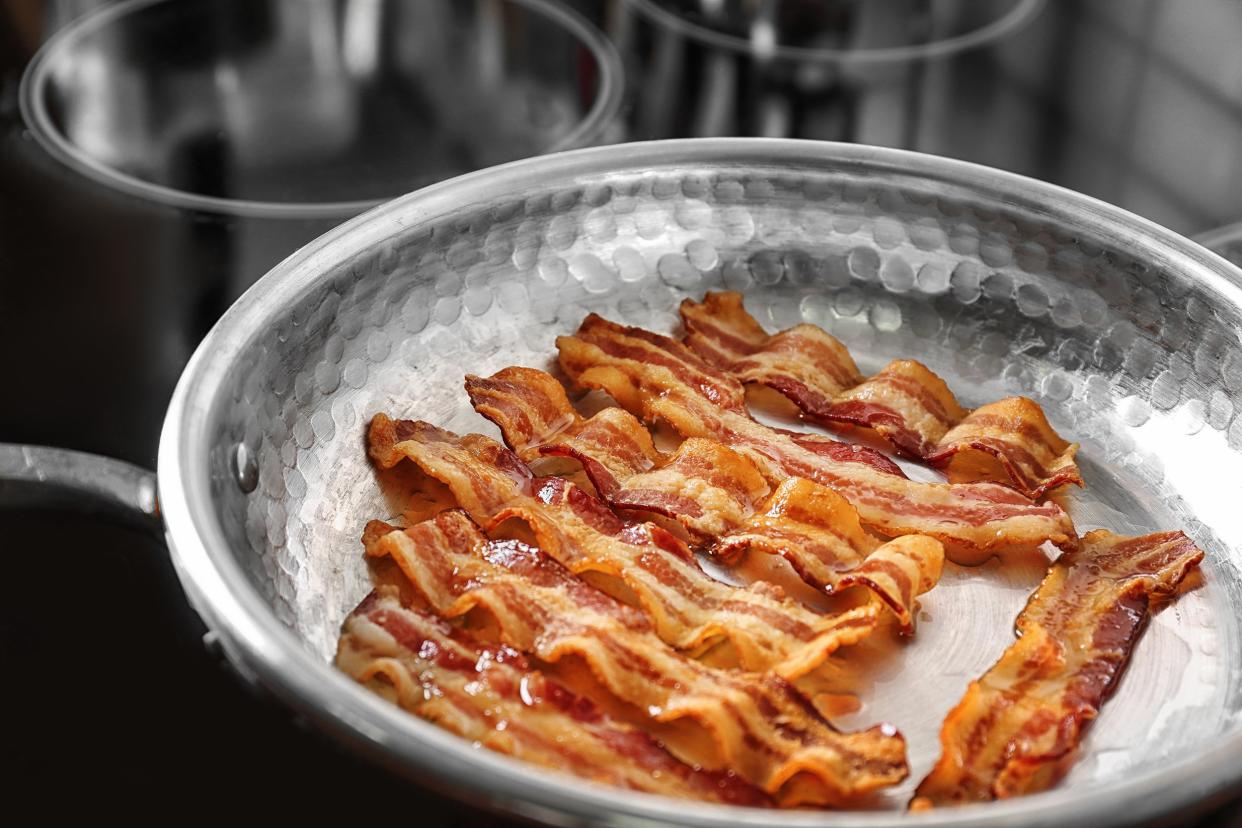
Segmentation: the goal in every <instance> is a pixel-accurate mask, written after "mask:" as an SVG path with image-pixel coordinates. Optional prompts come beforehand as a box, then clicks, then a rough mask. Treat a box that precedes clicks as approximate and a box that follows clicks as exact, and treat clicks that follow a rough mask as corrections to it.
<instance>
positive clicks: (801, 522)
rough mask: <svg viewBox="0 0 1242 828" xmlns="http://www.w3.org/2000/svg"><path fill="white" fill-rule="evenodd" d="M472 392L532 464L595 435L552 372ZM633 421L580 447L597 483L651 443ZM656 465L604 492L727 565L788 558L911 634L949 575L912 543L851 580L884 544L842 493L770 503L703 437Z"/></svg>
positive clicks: (482, 385) (788, 487) (614, 481)
mask: <svg viewBox="0 0 1242 828" xmlns="http://www.w3.org/2000/svg"><path fill="white" fill-rule="evenodd" d="M466 388H467V390H468V391H469V392H470V394H471V398H472V399H473V400H474V401H475V404H476V407H477V408H478V409H479V411H480V412H481V413H483V414H484V415H485V416H487V417H489V418H490V419H492V420H493V421H494V422H495V423H496V424H497V425H499V426H500V429H501V432H502V433H503V434H504V436H505V441H506V442H507V443H508V444H509V446H510V448H513V449H515V450H517V451H519V452H526V453H527V454H529V455H530V456H538V455H539V454H540V453H542V450H544V449H546V448H547V447H548V446H555V445H558V444H559V442H560V441H562V440H574V441H576V440H577V435H578V434H580V433H582V431H584V430H585V429H587V428H589V427H590V426H589V423H590V422H591V421H590V420H583V419H582V418H581V417H580V416H579V415H578V413H577V411H575V410H574V408H573V407H572V406H571V405H570V403H569V399H568V397H567V396H566V395H565V391H564V389H563V388H562V387H561V384H560V382H558V381H557V380H556V379H555V378H554V377H552V376H550V375H548V374H546V373H544V372H543V371H538V370H535V369H533V368H505V369H503V370H502V371H500V372H499V373H498V374H496V375H495V376H493V377H490V378H489V379H481V378H479V377H468V378H467V379H466ZM481 401H482V402H483V403H484V404H480V402H481ZM607 410H612V409H606V411H607ZM603 413H604V412H601V414H603ZM601 414H597V415H596V417H595V418H592V419H596V418H598V417H600V416H601ZM624 416H625V417H627V418H629V423H628V425H627V426H626V428H625V435H624V437H616V438H615V439H614V440H598V441H594V442H593V443H592V445H591V446H590V447H589V448H585V447H583V446H582V444H581V443H579V444H578V447H577V449H576V452H577V454H575V456H578V457H579V459H580V460H582V462H583V464H584V468H585V469H588V476H590V477H591V478H592V480H594V479H595V477H596V474H597V473H598V472H596V473H591V472H590V469H601V468H611V469H614V470H618V469H622V468H625V467H626V461H625V459H624V457H613V456H612V451H613V450H612V448H611V447H612V446H613V445H618V444H619V445H620V446H622V447H623V448H622V451H624V450H625V449H624V447H626V446H631V445H638V444H643V445H646V444H649V443H650V437H649V436H645V435H646V429H644V428H643V426H642V424H641V423H639V422H638V421H637V420H635V419H634V418H633V417H632V416H630V415H629V414H624ZM539 423H542V424H547V425H543V426H541V425H536V424H539ZM640 435H643V436H640ZM791 437H792V435H791ZM824 442H832V443H833V445H836V446H842V445H844V444H842V443H836V442H835V441H824ZM812 445H813V446H816V445H818V443H816V442H814V441H812ZM656 462H657V463H658V464H659V465H658V467H657V468H656V469H654V470H652V471H647V472H641V473H639V472H635V471H632V470H630V471H628V472H626V471H617V473H615V474H614V473H613V472H609V473H608V476H607V478H606V480H607V488H604V487H602V486H600V485H598V484H597V485H596V488H597V490H599V491H600V493H601V495H603V496H604V497H605V499H606V500H607V501H608V502H609V503H611V504H612V505H613V506H615V507H618V508H624V509H632V510H634V509H636V510H644V511H649V512H654V513H657V514H661V515H665V516H667V517H671V518H675V519H677V520H678V521H680V522H681V523H682V525H684V526H685V527H686V528H687V529H688V530H690V532H691V533H693V534H694V535H696V536H697V537H699V538H700V539H702V540H705V541H710V540H714V541H716V542H715V543H714V544H713V545H712V546H709V547H708V551H709V552H710V553H711V554H712V555H714V556H716V557H718V558H720V559H721V560H723V561H725V562H726V563H732V562H735V561H736V560H737V559H739V558H740V557H741V556H742V555H743V554H745V553H746V552H748V551H756V552H760V553H764V554H771V555H778V556H780V557H783V558H784V559H785V560H787V561H788V562H789V563H790V565H791V566H792V567H793V569H794V571H795V572H796V573H797V574H798V576H799V577H800V578H802V580H803V581H805V582H806V583H808V584H810V585H811V586H813V587H815V588H817V589H820V590H823V591H825V592H832V591H834V590H836V589H838V588H843V587H847V586H851V585H855V584H860V585H865V586H867V587H869V588H870V589H871V590H872V591H873V592H875V594H876V595H878V596H879V597H880V598H881V600H883V601H884V602H885V603H886V604H887V605H888V606H889V607H891V608H892V610H893V612H894V613H895V614H896V616H897V618H898V620H899V621H900V623H901V626H902V629H903V630H904V631H905V632H913V630H914V617H913V609H914V598H915V596H916V595H919V594H921V593H922V592H925V591H926V590H927V589H930V588H931V586H933V585H934V584H935V583H936V581H937V580H938V579H939V577H940V570H941V566H942V564H943V560H944V550H943V548H942V547H941V545H940V544H939V543H938V542H936V541H934V540H932V539H931V538H925V537H919V536H914V535H909V536H906V537H907V538H908V540H907V541H905V542H903V543H902V544H897V545H894V546H892V547H890V548H888V549H886V552H885V555H882V556H879V557H877V558H876V559H875V560H873V561H871V562H870V564H869V565H868V566H867V567H866V568H865V569H862V570H860V571H858V572H855V573H853V574H852V575H851V570H855V569H856V568H858V567H860V566H862V565H863V563H864V560H866V559H867V557H868V556H869V555H872V554H873V553H875V552H876V551H877V549H879V548H880V545H881V544H880V541H879V540H878V539H877V538H875V537H874V536H872V535H870V534H868V533H867V532H866V531H865V530H864V529H863V528H862V525H861V523H860V522H859V518H858V512H857V511H856V510H855V509H854V507H853V506H851V505H850V504H849V503H848V502H847V501H846V500H845V499H844V498H842V497H841V496H840V495H838V494H836V493H835V492H833V491H831V490H828V489H826V488H825V487H823V486H820V485H819V484H816V483H813V482H811V481H808V480H803V479H800V478H790V479H788V480H786V481H785V482H784V483H782V484H781V485H780V487H779V489H778V491H777V493H776V494H775V495H773V496H772V497H771V499H770V500H769V499H768V495H769V492H770V491H771V490H770V487H769V486H768V484H767V483H766V481H765V480H764V478H763V476H762V475H761V474H759V472H758V470H757V469H756V468H755V466H754V464H753V463H751V462H750V461H749V460H747V459H746V458H744V457H743V456H742V455H740V454H738V453H737V452H735V451H733V450H732V449H729V448H726V447H725V446H723V445H721V444H720V443H716V442H713V441H710V440H704V439H701V438H695V437H691V438H690V439H688V440H686V441H685V442H683V443H682V444H681V446H680V447H679V448H678V449H677V451H676V452H674V454H673V456H672V457H671V458H669V459H666V460H660V459H657V460H656ZM627 473H628V475H629V476H624V475H625V474H627ZM605 491H607V492H610V494H604V492H605Z"/></svg>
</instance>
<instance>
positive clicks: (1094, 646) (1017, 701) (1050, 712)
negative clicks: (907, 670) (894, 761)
mask: <svg viewBox="0 0 1242 828" xmlns="http://www.w3.org/2000/svg"><path fill="white" fill-rule="evenodd" d="M1202 558H1203V553H1202V552H1201V551H1200V550H1199V549H1197V548H1196V547H1195V545H1194V543H1192V542H1191V540H1190V539H1189V538H1187V537H1186V536H1185V535H1184V534H1182V533H1181V532H1162V533H1159V534H1154V535H1146V536H1143V537H1137V538H1127V537H1121V536H1119V535H1114V534H1113V533H1111V532H1108V531H1105V530H1098V531H1095V532H1090V533H1088V534H1087V535H1086V536H1085V537H1083V539H1082V545H1081V547H1079V549H1078V550H1077V551H1075V552H1070V553H1066V554H1065V555H1063V556H1061V558H1060V559H1058V560H1057V562H1056V563H1054V564H1053V565H1052V567H1051V569H1049V571H1048V574H1047V575H1046V576H1045V578H1044V580H1043V582H1042V583H1041V584H1040V586H1039V589H1038V590H1036V592H1035V593H1034V595H1033V596H1032V597H1031V599H1030V601H1029V603H1027V605H1026V608H1025V609H1024V610H1023V611H1022V613H1021V615H1019V616H1018V621H1017V634H1018V636H1019V638H1018V640H1017V641H1016V642H1014V644H1013V645H1011V646H1010V647H1009V649H1008V650H1006V651H1005V653H1004V655H1002V656H1001V658H1000V660H999V661H998V662H997V663H996V664H995V665H994V666H993V667H992V668H991V669H990V670H988V672H987V673H985V674H984V676H983V677H982V678H981V679H979V680H978V681H976V682H973V683H972V684H971V685H970V687H969V688H968V689H967V691H966V695H965V696H964V697H963V698H962V700H961V701H960V702H959V703H958V705H957V707H955V708H954V709H953V711H952V712H950V713H949V716H948V718H946V719H945V722H944V727H943V729H942V730H941V733H940V742H941V746H942V749H943V750H942V753H941V757H940V761H939V762H938V763H937V764H936V766H935V767H934V768H933V769H932V771H931V773H930V774H929V775H928V776H927V778H926V779H924V780H923V782H922V783H921V784H920V785H919V788H918V791H917V793H916V795H915V799H914V801H913V802H912V803H911V807H912V808H913V809H919V810H921V809H926V808H931V807H938V806H942V805H956V804H963V803H969V802H983V801H989V800H994V799H1004V798H1006V797H1012V796H1019V795H1022V794H1027V793H1033V792H1035V791H1039V790H1043V789H1045V788H1048V787H1050V786H1051V785H1053V784H1054V783H1055V782H1056V781H1057V780H1058V779H1059V778H1060V777H1061V776H1062V775H1063V774H1064V772H1065V771H1066V770H1067V769H1068V767H1069V765H1070V763H1071V762H1072V761H1073V759H1074V755H1075V752H1076V748H1077V746H1078V743H1079V741H1080V740H1081V739H1082V736H1083V732H1084V731H1085V730H1086V728H1087V727H1088V726H1089V725H1090V723H1091V722H1092V720H1094V719H1095V717H1096V715H1097V714H1098V713H1099V709H1100V705H1101V704H1102V703H1103V702H1104V700H1105V699H1107V698H1108V696H1109V694H1110V693H1111V692H1112V690H1113V688H1114V686H1115V684H1116V682H1117V679H1118V677H1119V676H1120V675H1121V672H1122V670H1123V669H1124V668H1125V665H1126V662H1127V661H1128V659H1129V657H1130V653H1131V651H1132V650H1133V647H1134V644H1135V642H1136V641H1137V640H1138V637H1139V635H1140V634H1141V632H1142V630H1143V625H1144V623H1145V622H1146V620H1147V618H1148V615H1149V613H1150V610H1151V606H1152V604H1153V603H1154V602H1156V601H1158V600H1160V599H1164V598H1167V597H1168V596H1170V595H1172V594H1173V593H1174V591H1175V590H1176V589H1177V587H1178V585H1179V584H1180V583H1181V582H1182V579H1183V578H1185V577H1186V575H1187V573H1188V572H1190V570H1192V569H1193V568H1194V567H1196V566H1197V565H1198V564H1199V561H1200V560H1202Z"/></svg>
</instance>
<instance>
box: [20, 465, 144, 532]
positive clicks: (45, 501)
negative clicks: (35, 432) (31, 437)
mask: <svg viewBox="0 0 1242 828" xmlns="http://www.w3.org/2000/svg"><path fill="white" fill-rule="evenodd" d="M14 506H17V507H31V506H36V507H58V508H65V509H69V510H71V511H75V512H86V513H90V514H96V515H101V516H104V517H108V518H112V519H115V520H118V521H121V522H124V523H127V524H129V525H131V526H135V527H137V528H140V529H146V530H147V531H150V532H152V533H154V534H157V535H158V534H162V533H163V522H162V521H161V520H160V508H159V501H158V500H157V499H156V489H155V473H154V472H150V471H147V470H146V469H143V468H139V467H138V466H134V465H131V464H129V463H126V462H124V461H121V460H113V459H112V458H110V457H100V456H99V455H97V454H87V453H85V452H81V451H70V450H69V449H59V448H48V447H45V446H24V445H17V444H13V443H0V508H12V507H14Z"/></svg>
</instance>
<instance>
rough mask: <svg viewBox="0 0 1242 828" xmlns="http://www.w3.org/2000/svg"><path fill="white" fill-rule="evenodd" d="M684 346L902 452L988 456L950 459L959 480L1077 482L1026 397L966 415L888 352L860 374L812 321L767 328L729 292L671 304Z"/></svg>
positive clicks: (943, 388) (913, 365) (1033, 489)
mask: <svg viewBox="0 0 1242 828" xmlns="http://www.w3.org/2000/svg"><path fill="white" fill-rule="evenodd" d="M681 318H682V321H683V322H684V324H685V326H686V330H687V335H686V344H687V345H689V347H690V348H691V349H692V350H693V351H694V352H695V353H697V354H698V355H699V356H701V357H702V358H703V359H704V360H705V361H706V362H708V363H710V364H711V366H712V367H714V368H716V369H719V370H723V371H726V372H728V373H730V374H732V375H733V376H735V377H737V379H739V380H741V381H742V382H753V383H759V384H762V385H766V386H768V387H770V388H772V389H774V390H776V391H778V392H780V393H781V394H783V395H784V396H785V397H787V398H788V399H789V400H790V401H791V402H793V403H794V404H795V405H796V406H798V408H800V409H801V410H802V411H803V413H805V414H806V415H808V416H810V417H812V418H814V419H816V420H818V421H820V422H823V423H828V424H832V423H847V424H851V425H857V426H862V427H864V428H870V429H872V430H874V431H875V432H876V433H877V434H879V435H880V436H881V437H883V438H884V439H885V440H887V441H888V442H890V443H891V444H892V445H893V447H894V448H896V449H897V450H898V451H899V452H901V453H902V454H905V455H907V456H909V457H912V458H915V459H919V460H924V461H926V462H928V463H931V464H933V465H937V466H944V465H947V464H948V463H949V461H950V460H951V459H952V458H953V457H954V456H955V455H957V454H958V453H960V452H982V453H984V454H987V455H991V456H993V457H994V458H995V459H996V461H997V462H995V463H991V464H989V463H982V462H976V463H968V464H956V468H955V469H954V471H955V472H956V475H957V479H961V480H995V481H1008V482H1010V483H1011V484H1012V485H1013V486H1014V487H1015V488H1017V489H1018V490H1019V491H1021V492H1022V493H1023V494H1025V495H1026V496H1027V497H1031V498H1040V497H1043V496H1044V495H1045V494H1047V493H1048V492H1049V491H1051V490H1052V489H1054V488H1056V487H1057V486H1060V485H1062V484H1065V483H1074V484H1076V485H1079V486H1081V485H1082V478H1081V476H1080V475H1079V473H1078V468H1077V466H1076V465H1075V464H1074V454H1075V452H1076V451H1077V449H1078V446H1077V445H1076V444H1071V443H1068V442H1066V441H1064V440H1062V439H1061V438H1060V437H1059V436H1058V435H1057V434H1056V432H1055V431H1053V430H1052V428H1051V426H1049V425H1048V421H1047V419H1046V418H1045V417H1044V414H1043V411H1042V410H1041V409H1040V408H1039V406H1038V405H1036V404H1035V403H1034V402H1032V401H1031V400H1028V399H1025V398H1022V397H1013V398H1009V399H1006V400H1002V401H1001V402H998V403H993V404H992V405H988V406H984V407H983V408H981V409H979V410H977V411H976V412H974V413H973V414H971V413H970V412H968V411H967V410H966V409H964V408H962V407H961V406H960V405H959V404H958V402H957V400H956V399H955V398H954V396H953V393H952V392H951V391H950V390H949V388H948V386H947V385H945V383H944V380H942V379H940V377H938V376H936V375H935V374H933V373H932V372H931V371H929V370H928V369H927V368H926V367H925V366H924V365H922V364H921V363H918V362H914V361H912V360H896V361H894V362H891V363H889V364H888V365H887V366H885V367H884V368H883V369H882V370H881V371H880V372H879V373H878V374H876V375H874V376H872V377H869V378H867V379H863V377H862V375H861V374H860V373H859V372H858V368H857V366H856V365H855V364H854V361H853V359H851V358H850V355H849V352H848V351H846V349H845V346H844V345H842V344H841V343H840V342H839V341H837V340H836V339H835V338H833V337H832V336H830V335H829V334H827V333H825V332H824V331H823V330H821V329H820V328H817V327H815V326H814V325H806V324H803V325H798V326H796V327H794V328H790V329H789V330H787V331H782V332H780V333H778V334H772V335H769V334H768V333H767V332H766V331H764V330H763V328H762V327H761V326H760V325H759V323H758V322H757V321H755V319H754V318H753V317H752V316H751V315H750V314H749V313H747V312H746V309H745V308H744V307H743V305H742V296H741V294H739V293H735V292H726V293H708V294H707V295H706V296H705V297H704V298H703V301H702V302H694V301H691V300H689V299H687V300H685V301H684V302H682V304H681Z"/></svg>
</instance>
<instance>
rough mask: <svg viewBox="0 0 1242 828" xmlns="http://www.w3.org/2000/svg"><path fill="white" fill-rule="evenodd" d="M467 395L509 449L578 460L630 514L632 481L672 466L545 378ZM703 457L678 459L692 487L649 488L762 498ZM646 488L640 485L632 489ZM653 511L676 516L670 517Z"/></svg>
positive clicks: (627, 425) (520, 371)
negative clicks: (627, 497)
mask: <svg viewBox="0 0 1242 828" xmlns="http://www.w3.org/2000/svg"><path fill="white" fill-rule="evenodd" d="M466 391H467V393H468V394H469V395H470V400H471V402H472V403H473V404H474V407H475V410H476V411H478V412H479V413H480V414H482V415H483V416H484V417H487V418H488V419H489V420H491V421H492V422H494V423H495V424H496V425H497V426H499V427H500V431H501V434H503V435H504V438H505V443H506V444H507V445H508V446H509V448H511V449H513V450H514V451H515V452H517V454H518V456H519V457H521V458H522V459H523V460H526V461H527V462H531V461H532V460H534V459H536V458H538V457H540V456H545V455H556V456H562V457H572V458H573V459H575V460H577V461H578V462H580V463H581V464H582V467H583V470H584V471H585V472H586V474H587V477H588V478H589V479H590V481H591V484H592V485H594V486H595V490H596V491H597V492H599V495H600V497H602V498H604V499H605V500H606V501H608V502H610V503H614V505H617V506H623V504H621V503H617V502H616V498H617V497H618V494H619V492H620V490H621V488H622V483H623V482H624V481H627V480H629V479H630V478H633V477H634V476H635V475H638V474H641V473H643V472H647V471H650V470H651V469H652V468H653V467H655V466H657V465H662V464H664V463H666V462H668V461H666V460H664V459H663V458H662V457H661V456H660V453H659V452H658V451H657V450H656V448H655V445H654V444H653V442H652V439H651V435H650V433H649V432H648V431H647V429H646V428H644V427H643V424H642V423H640V422H639V421H638V420H637V419H635V417H634V416H633V415H632V414H630V413H629V412H628V411H625V410H624V409H620V408H616V407H611V408H606V409H604V410H602V411H600V412H599V413H598V414H596V415H595V416H593V417H591V418H590V419H583V417H582V416H581V415H580V414H579V413H578V411H577V410H576V409H575V408H574V407H573V405H572V404H571V403H570V402H569V397H568V396H566V394H565V389H564V387H563V386H562V385H561V383H560V381H558V380H557V379H556V378H555V377H553V376H551V375H550V374H547V373H545V372H543V371H539V370H537V369H534V368H520V367H510V368H505V369H502V370H501V371H499V372H497V373H496V374H493V375H492V376H490V377H487V378H482V377H476V376H468V377H466ZM782 433H784V434H787V435H788V436H789V438H790V439H791V440H793V441H794V442H796V443H797V444H799V445H800V446H802V447H803V448H805V449H807V450H808V451H812V452H815V453H818V454H823V455H824V456H826V457H828V458H830V459H832V460H836V461H839V462H843V463H864V464H866V465H869V466H871V467H872V468H874V469H876V470H877V471H882V472H885V473H888V474H895V475H897V476H899V477H905V474H904V473H903V472H902V471H901V469H900V468H899V467H898V466H897V465H896V464H895V463H893V462H892V461H891V460H889V459H888V458H887V457H885V456H884V455H883V454H880V453H879V452H878V451H875V450H873V449H869V448H866V447H864V446H855V445H850V444H848V443H841V442H838V441H836V440H831V439H829V438H827V437H823V436H821V435H817V434H805V433H800V432H794V431H788V432H782ZM699 449H701V451H696V452H695V453H693V454H688V455H687V456H686V457H684V458H675V459H683V460H684V462H681V463H680V464H679V466H678V468H677V469H676V471H678V472H680V473H681V474H682V475H683V476H684V477H686V478H687V481H684V482H682V483H680V484H677V483H675V481H674V480H673V479H672V476H670V475H667V474H664V475H657V476H654V477H651V478H648V481H649V482H652V483H653V484H654V483H655V481H663V482H662V483H660V484H658V486H659V487H660V488H662V489H665V487H668V486H673V485H681V486H683V487H684V486H687V485H696V486H697V485H703V486H707V487H709V488H715V489H719V488H725V489H730V490H736V491H737V492H739V493H741V492H754V491H757V490H758V488H759V486H758V484H757V483H756V482H754V479H753V472H751V471H750V470H749V468H748V467H746V466H743V465H740V464H738V463H737V462H736V461H734V460H733V459H732V458H731V457H729V456H728V455H724V456H723V457H722V459H723V460H724V461H725V462H724V465H723V466H721V467H720V468H718V469H716V470H715V471H714V472H713V473H712V474H711V475H710V476H711V477H712V478H713V479H712V480H708V479H706V477H705V476H704V474H702V473H701V472H703V471H704V470H706V469H708V468H709V466H708V465H707V464H705V463H703V462H702V459H703V458H702V457H701V454H702V452H705V451H711V450H710V449H707V448H705V447H703V446H699ZM686 451H687V452H689V451H690V450H689V449H687V450H686ZM716 451H719V449H716ZM725 451H727V449H725ZM690 481H695V482H690ZM639 485H640V484H639V483H636V484H634V486H633V487H631V488H635V487H638V486H639ZM747 497H749V499H751V500H753V499H754V496H740V495H739V496H738V497H735V498H733V499H734V500H736V501H737V502H738V503H739V504H743V502H744V500H745V499H747ZM653 505H654V504H653ZM634 508H637V506H635V507H634ZM652 511H655V512H657V513H663V514H668V512H667V510H665V509H659V508H657V509H653V510H652ZM725 520H727V518H726V519H725ZM686 526H687V528H688V529H690V530H691V531H694V532H698V533H699V534H700V535H704V534H705V532H704V528H705V527H695V526H691V525H690V524H689V522H687V523H686Z"/></svg>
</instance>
